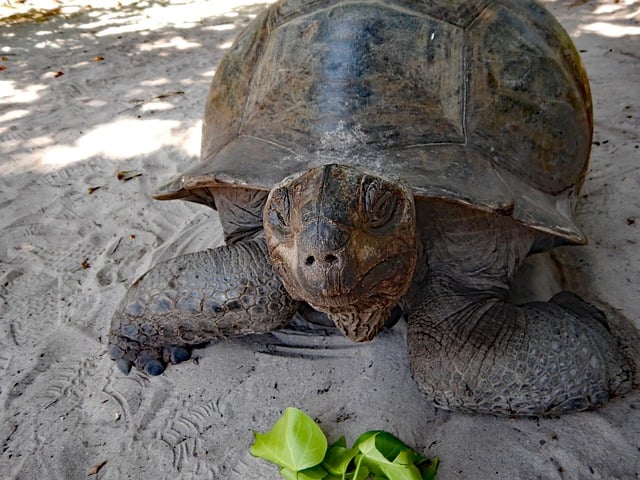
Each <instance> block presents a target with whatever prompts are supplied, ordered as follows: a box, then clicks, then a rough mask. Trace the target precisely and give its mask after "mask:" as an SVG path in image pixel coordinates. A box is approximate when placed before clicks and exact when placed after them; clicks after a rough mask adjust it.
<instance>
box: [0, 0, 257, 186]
mask: <svg viewBox="0 0 640 480" xmlns="http://www.w3.org/2000/svg"><path fill="white" fill-rule="evenodd" d="M225 3H226V5H227V6H226V7H225V6H224V4H225ZM239 3H242V2H239ZM245 3H246V2H245ZM195 7H197V8H195ZM264 7H265V5H264V4H253V5H240V6H238V7H233V6H230V4H229V2H203V1H199V0H196V1H190V2H184V3H182V4H180V3H178V2H175V1H174V2H171V1H158V2H154V3H153V4H149V3H148V2H137V3H132V4H129V5H126V6H123V7H119V8H106V9H96V8H91V9H83V10H80V11H78V12H76V13H73V14H70V15H62V14H60V15H52V16H47V17H46V18H45V20H44V21H39V22H30V23H22V24H14V25H0V33H1V34H2V37H3V45H2V47H0V58H1V61H0V64H1V65H2V67H3V70H2V71H1V72H0V75H1V76H0V154H1V155H2V157H3V158H2V162H1V163H0V179H1V180H0V181H2V182H6V184H7V185H11V186H13V187H16V186H17V185H19V184H21V181H19V180H18V179H17V176H21V175H22V176H23V175H25V174H27V173H47V172H51V171H54V170H57V169H60V168H64V167H66V166H68V165H71V164H75V163H78V162H86V161H89V160H92V159H94V160H96V161H104V162H111V163H113V164H116V163H117V164H127V163H129V162H130V161H131V160H135V159H138V160H139V161H142V163H146V162H147V161H150V159H151V158H152V157H153V154H155V153H157V152H159V151H161V150H163V149H173V150H174V152H172V154H174V155H175V154H176V153H177V154H178V158H176V159H175V161H176V162H177V164H181V163H183V162H193V161H196V160H197V156H198V149H199V148H198V147H199V136H200V127H199V125H200V120H201V117H202V113H203V110H204V101H205V99H206V92H207V90H208V87H209V84H210V82H211V78H212V76H213V73H214V71H215V67H216V65H217V64H218V62H219V61H220V59H221V57H222V55H223V54H224V52H225V49H226V48H228V47H229V46H230V45H231V42H232V41H233V39H234V38H235V36H236V35H237V34H238V33H239V31H241V29H242V28H244V27H245V26H246V25H247V24H248V22H249V21H250V20H251V19H252V18H253V17H255V16H256V14H258V13H259V12H260V11H261V10H262V9H263V8H264ZM198 9H199V10H198ZM118 168H119V167H118ZM16 182H17V183H16Z"/></svg>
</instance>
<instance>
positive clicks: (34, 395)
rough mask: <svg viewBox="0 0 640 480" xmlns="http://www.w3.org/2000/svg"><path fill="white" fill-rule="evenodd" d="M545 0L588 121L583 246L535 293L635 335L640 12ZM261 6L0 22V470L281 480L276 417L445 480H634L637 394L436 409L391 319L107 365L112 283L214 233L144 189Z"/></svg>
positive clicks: (197, 2)
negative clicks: (590, 306) (567, 411)
mask: <svg viewBox="0 0 640 480" xmlns="http://www.w3.org/2000/svg"><path fill="white" fill-rule="evenodd" d="M77 5H80V4H77ZM547 5H548V6H549V7H550V8H551V9H552V11H553V12H554V13H555V14H556V15H557V16H558V17H559V18H560V20H561V22H562V23H563V24H564V25H565V27H566V28H567V30H568V32H569V33H570V34H571V36H572V37H573V38H574V40H575V42H576V44H577V46H578V48H579V50H580V51H581V53H582V56H583V58H584V62H585V64H586V68H587V71H588V73H589V76H590V78H591V85H592V89H593V96H594V103H595V118H596V126H595V136H594V146H593V155H592V163H591V170H590V172H589V174H588V178H587V179H586V183H585V186H584V189H583V194H582V197H581V199H580V203H579V206H578V211H577V222H578V224H579V225H580V226H581V227H582V228H583V229H584V231H585V232H586V233H587V235H588V236H589V237H590V240H591V241H590V244H589V245H588V246H585V247H574V248H571V249H568V248H565V249H560V250H556V251H555V252H554V253H553V254H550V255H544V256H540V257H539V258H537V259H536V260H535V263H536V265H538V266H540V265H542V267H546V266H547V267H548V266H551V267H552V269H551V274H550V277H551V278H553V279H556V280H558V279H559V280H558V281H557V283H558V284H559V285H556V284H555V283H553V282H552V283H545V284H543V285H542V288H541V290H543V291H546V290H549V291H551V290H553V289H555V288H559V286H569V287H571V288H575V289H577V290H578V291H579V292H580V293H583V294H589V296H590V298H597V299H600V300H601V301H604V302H607V303H608V304H609V305H611V306H612V307H613V308H615V309H616V310H618V311H619V312H620V313H622V314H623V315H625V316H627V317H628V318H629V319H631V320H632V321H633V322H635V324H636V326H639V327H640V287H639V284H640V280H639V278H640V275H639V274H640V247H639V245H638V243H639V240H640V235H639V232H640V230H639V229H640V172H639V170H638V161H639V159H640V150H639V147H640V140H639V131H640V129H639V121H640V120H639V119H640V109H639V98H640V87H638V85H640V62H639V57H638V55H639V54H640V53H639V52H640V49H639V48H638V46H639V40H640V24H639V20H640V17H639V11H640V2H636V1H630V0H626V1H624V0H623V1H620V2H613V1H588V2H571V1H569V0H563V1H555V2H554V1H549V2H547ZM51 6H52V5H45V7H47V8H51ZM53 6H55V5H53ZM22 8H23V9H24V8H26V7H24V6H23V7H22ZM262 8H264V5H263V4H258V5H256V4H251V2H247V1H245V2H244V3H242V2H226V1H210V2H208V3H206V2H203V1H202V0H183V1H178V0H168V1H165V2H161V3H154V4H147V3H143V2H140V3H138V4H135V3H125V4H123V5H120V6H118V5H116V4H113V3H112V4H111V5H110V4H109V3H107V4H105V5H102V6H100V5H98V4H97V3H95V2H94V6H93V7H92V8H88V7H85V8H78V6H76V7H74V8H70V7H64V8H62V9H61V10H60V11H58V12H57V13H56V14H55V15H51V16H48V17H47V16H46V15H44V16H43V17H41V18H40V21H29V22H26V23H19V24H12V25H9V26H5V25H2V26H0V34H1V37H2V42H0V57H1V59H0V65H2V66H3V67H4V69H2V70H1V71H0V105H1V106H0V191H1V193H0V419H1V422H0V442H2V453H1V456H0V478H3V479H5V478H6V479H14V478H15V479H35V478H46V479H81V478H87V477H89V478H91V477H94V478H99V479H126V478H131V479H150V478H171V479H177V478H182V479H201V478H202V479H247V480H248V479H272V478H277V476H278V475H277V471H276V469H275V468H274V467H273V466H272V465H270V464H268V463H266V462H263V461H261V460H258V459H255V458H253V457H252V456H251V455H250V454H249V446H250V445H251V443H252V440H253V436H252V433H251V432H252V430H259V431H265V430H267V429H268V428H270V426H271V425H272V424H273V422H275V420H276V419H277V418H278V417H279V415H280V414H281V412H282V411H283V410H284V408H285V407H287V406H296V407H299V408H302V409H303V410H305V411H307V412H308V413H309V415H311V416H312V417H313V418H316V419H317V420H318V421H319V422H320V423H321V426H322V428H323V429H324V431H325V432H326V433H327V435H328V436H329V437H330V439H335V438H337V437H338V436H339V435H341V434H344V435H346V436H347V439H348V440H349V441H353V440H354V439H355V438H356V436H357V435H358V434H360V433H362V432H364V431H366V430H369V429H374V428H379V429H385V430H388V431H390V432H392V433H394V434H396V435H398V436H399V437H400V438H402V439H403V440H404V441H406V442H407V443H409V444H410V445H412V446H413V447H415V448H416V449H417V450H418V451H420V452H421V453H423V454H425V455H427V456H438V457H439V458H440V460H441V462H442V463H441V469H440V472H439V476H438V478H439V479H440V480H449V479H488V478H500V479H591V478H593V479H633V478H638V477H639V476H640V395H638V394H637V393H636V394H632V395H628V396H626V397H624V398H620V399H617V400H615V401H613V402H611V403H610V404H608V405H607V406H605V407H604V408H601V409H600V410H598V411H594V412H584V413H577V414H572V415H566V416H563V417H561V418H551V419H509V418H495V417H492V416H477V415H464V414H455V413H448V412H445V411H442V410H437V409H435V408H434V407H433V405H432V404H431V403H430V402H429V401H428V400H426V399H425V398H423V397H422V396H421V394H420V393H419V392H418V390H417V388H416V386H415V384H414V383H413V381H412V380H411V378H410V374H409V371H408V365H407V361H406V348H405V341H404V336H405V332H406V329H405V326H404V324H403V323H400V324H398V325H397V326H396V327H395V328H394V329H392V330H390V331H386V332H384V333H383V334H381V335H380V336H379V337H378V338H377V339H376V340H375V341H373V342H371V343H368V344H357V345H356V344H353V343H351V342H349V341H348V340H346V339H344V338H343V337H341V336H340V335H339V334H338V333H337V332H336V331H335V330H334V329H332V328H324V329H323V328H320V327H310V326H308V325H307V326H305V325H299V326H297V327H292V328H289V329H285V330H284V331H282V332H278V333H274V334H272V335H265V336H262V337H250V338H244V339H239V340H233V341H225V342H221V343H218V344H216V345H212V346H209V347H207V348H204V349H200V350H197V351H196V354H195V355H196V357H197V361H196V362H186V363H184V364H181V365H178V366H174V367H171V368H170V369H168V371H167V372H166V374H165V375H163V376H161V377H158V378H149V377H147V376H146V375H144V374H141V373H139V372H133V373H132V374H131V375H129V376H128V377H125V376H123V375H122V374H120V373H119V372H118V371H117V369H116V368H115V366H114V364H113V362H111V361H110V360H109V359H108V357H107V355H106V336H107V332H108V329H109V324H110V318H111V315H112V313H113V312H114V310H115V308H116V306H117V304H118V302H119V301H120V300H121V299H122V297H123V295H124V293H125V291H126V288H127V286H128V285H129V284H131V282H133V280H135V278H136V277H137V276H139V275H140V274H142V273H144V272H145V271H146V270H147V269H148V268H149V267H150V266H151V265H153V264H155V263H157V262H158V261H160V260H162V259H167V258H170V257H172V256H175V255H177V254H180V253H185V252H191V251H196V250H200V249H204V248H209V247H212V246H215V245H217V244H220V243H221V241H222V236H221V232H220V229H219V226H218V223H217V216H216V213H215V212H214V211H212V210H209V209H207V208H205V207H201V206H197V205H190V204H187V203H184V202H157V201H154V200H152V199H151V197H150V192H151V191H153V189H154V187H155V186H157V185H159V184H161V183H163V182H164V181H166V180H168V179H170V178H171V177H172V176H174V175H175V174H176V173H177V172H179V171H181V170H182V169H185V168H186V167H188V166H190V165H192V164H194V163H195V162H196V161H197V159H198V149H199V141H200V126H201V120H200V117H201V113H202V111H203V103H204V100H205V96H206V91H207V89H208V85H209V82H210V80H211V77H212V75H213V73H214V71H215V68H216V65H217V63H218V62H219V60H220V58H221V56H222V55H223V54H224V52H225V49H226V48H228V46H229V45H230V42H231V41H232V40H233V38H234V37H235V36H236V35H237V34H238V32H239V31H240V30H241V28H242V27H244V26H245V25H246V24H247V23H248V22H249V21H250V19H251V18H252V17H254V16H255V15H256V14H257V13H258V12H259V11H260V10H261V9H262ZM560 263H562V264H563V265H564V266H562V267H559V266H557V265H559V264H560ZM532 268H533V267H532ZM535 268H538V267H535ZM547 293H548V292H547Z"/></svg>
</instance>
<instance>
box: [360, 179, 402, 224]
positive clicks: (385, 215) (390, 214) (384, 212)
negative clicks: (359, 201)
mask: <svg viewBox="0 0 640 480" xmlns="http://www.w3.org/2000/svg"><path fill="white" fill-rule="evenodd" d="M397 203H398V201H397V198H396V195H394V192H392V191H390V190H389V189H388V188H387V187H386V186H384V185H382V184H381V183H380V182H379V181H376V180H373V181H372V182H371V183H369V185H367V187H366V190H365V195H364V209H365V212H366V215H367V221H368V224H369V227H370V228H373V229H376V228H381V227H384V226H385V225H387V224H388V223H389V222H390V221H391V220H393V218H394V215H395V213H396V207H397Z"/></svg>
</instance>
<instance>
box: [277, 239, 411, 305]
mask: <svg viewBox="0 0 640 480" xmlns="http://www.w3.org/2000/svg"><path fill="white" fill-rule="evenodd" d="M413 262H415V252H414V251H411V250H407V251H402V252H397V253H394V254H393V255H390V256H389V257H386V258H384V259H382V261H380V262H378V263H377V264H376V265H374V266H373V267H371V268H369V269H368V270H367V271H366V272H364V273H363V274H362V275H359V276H358V277H356V278H351V279H350V278H349V277H351V274H352V273H353V271H354V270H357V268H355V267H353V266H349V265H345V266H342V267H343V268H342V269H341V270H338V269H337V268H336V269H335V272H333V273H329V275H327V277H326V279H325V280H324V281H322V282H321V284H318V283H316V282H315V280H316V279H310V278H306V276H305V275H304V272H300V271H298V272H297V275H295V276H294V277H295V278H288V277H289V276H288V275H285V276H284V277H281V278H282V280H283V282H284V284H285V287H286V288H287V290H289V291H290V292H291V293H293V294H294V295H296V296H299V297H300V298H302V299H303V300H304V301H306V302H307V303H309V304H310V305H312V306H313V307H314V308H315V309H317V310H320V311H322V312H325V313H329V314H332V313H341V312H344V311H354V310H355V311H362V312H364V311H373V310H377V309H386V308H392V307H393V306H395V305H396V304H397V303H398V300H399V299H400V298H401V297H402V296H403V295H404V294H405V293H406V290H407V288H408V286H409V284H410V280H411V278H412V276H413V275H412V274H413V269H412V268H411V265H412V263H413Z"/></svg>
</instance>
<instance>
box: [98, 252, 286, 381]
mask: <svg viewBox="0 0 640 480" xmlns="http://www.w3.org/2000/svg"><path fill="white" fill-rule="evenodd" d="M297 308H298V302H296V301H295V300H293V299H292V298H291V296H290V295H289V294H288V293H287V291H286V290H285V289H284V287H283V286H282V283H281V282H280V280H279V279H278V277H277V276H276V275H275V273H274V271H273V269H272V267H271V263H270V262H269V260H268V257H267V249H266V245H265V242H264V240H252V241H248V242H243V243H236V244H233V245H225V246H222V247H218V248H216V249H212V250H206V251H204V252H197V253H191V254H187V255H182V256H180V257H177V258H174V259H171V260H169V261H167V262H164V263H161V264H159V265H157V266H155V267H154V268H152V269H151V270H150V271H149V272H147V273H146V274H145V275H143V276H142V277H141V278H139V279H138V280H137V281H136V282H135V283H134V284H133V285H132V286H131V288H130V289H129V291H128V292H127V294H126V296H125V298H124V300H123V301H122V302H121V304H120V306H119V307H118V309H117V311H116V313H115V315H114V316H113V320H112V324H111V331H110V333H109V355H110V357H111V358H112V359H113V360H115V361H116V362H117V364H118V367H119V368H120V370H122V371H123V372H124V373H128V372H129V370H130V369H131V366H132V365H135V366H136V367H137V368H138V369H141V370H145V371H146V372H147V373H149V374H152V375H159V374H161V373H162V372H163V371H164V368H165V365H166V364H167V363H179V362H181V361H184V360H187V359H188V358H189V357H190V349H189V347H190V346H193V345H198V344H202V343H206V342H210V341H212V340H216V339H220V338H228V337H234V336H240V335H246V334H250V333H263V332H268V331H271V330H275V329H277V328H280V327H282V326H284V325H285V324H287V323H288V322H289V320H290V319H291V317H292V316H293V314H294V313H295V311H296V309H297Z"/></svg>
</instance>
